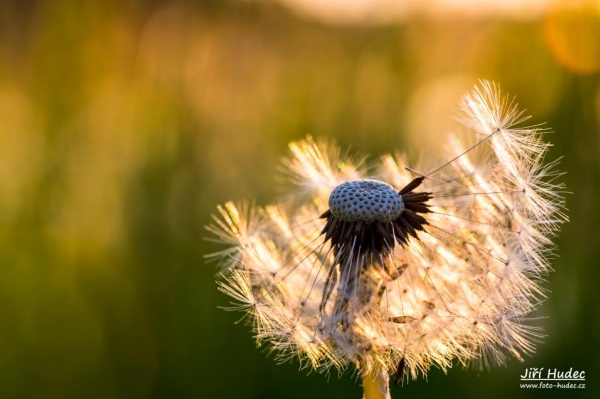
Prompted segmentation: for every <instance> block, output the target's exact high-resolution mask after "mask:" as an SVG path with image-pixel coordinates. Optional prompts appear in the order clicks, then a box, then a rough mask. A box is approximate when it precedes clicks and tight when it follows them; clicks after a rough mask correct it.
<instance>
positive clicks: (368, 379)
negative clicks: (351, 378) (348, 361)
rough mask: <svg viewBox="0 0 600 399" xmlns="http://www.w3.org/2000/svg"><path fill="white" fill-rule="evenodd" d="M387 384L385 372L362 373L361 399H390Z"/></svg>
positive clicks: (388, 380)
mask: <svg viewBox="0 0 600 399" xmlns="http://www.w3.org/2000/svg"><path fill="white" fill-rule="evenodd" d="M389 382H390V379H389V377H388V374H387V373H386V372H385V371H379V372H377V373H373V372H371V373H363V375H362V386H363V393H364V396H363V399H391V398H392V397H391V396H390V389H389Z"/></svg>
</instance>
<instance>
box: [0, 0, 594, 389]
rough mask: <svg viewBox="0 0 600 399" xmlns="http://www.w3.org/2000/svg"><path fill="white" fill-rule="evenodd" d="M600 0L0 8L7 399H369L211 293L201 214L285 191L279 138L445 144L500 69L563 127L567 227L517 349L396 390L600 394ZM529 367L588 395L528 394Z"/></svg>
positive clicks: (411, 148)
mask: <svg viewBox="0 0 600 399" xmlns="http://www.w3.org/2000/svg"><path fill="white" fill-rule="evenodd" d="M599 71H600V3H599V2H598V1H580V0H573V1H564V2H562V1H558V2H555V1H544V0H536V1H500V0H498V1H492V0H486V1H466V0H464V1H455V0H454V1H451V0H434V1H428V2H423V1H416V0H412V1H399V0H393V1H392V0H371V1H367V0H354V1H341V0H335V1H329V2H326V3H325V2H321V1H317V0H280V1H267V0H264V1H239V0H238V1H218V0H214V1H205V2H193V4H192V3H191V2H190V3H185V2H179V1H163V0H147V1H114V0H108V1H103V2H94V1H85V0H84V1H76V0H72V1H71V0H55V1H42V0H40V1H33V0H27V1H12V2H11V1H3V2H2V3H1V5H0V397H2V398H162V397H168V398H188V397H189V398H315V399H317V398H338V397H339V398H341V397H344V398H360V397H361V395H362V394H361V389H360V386H359V383H358V382H357V381H355V379H354V378H353V377H352V376H350V375H345V376H342V377H341V378H339V377H338V376H337V375H336V374H332V375H331V376H323V375H319V374H315V373H311V374H308V375H307V372H306V371H298V363H287V364H283V365H276V364H275V362H274V361H273V359H272V356H271V357H269V356H268V354H267V353H264V351H263V350H259V349H256V348H255V344H254V341H253V339H252V337H251V333H250V331H249V328H248V327H247V326H245V325H243V324H242V323H240V324H237V325H236V324H234V323H235V322H236V321H237V320H238V319H239V318H240V316H241V314H234V313H228V312H225V311H223V310H221V309H219V308H218V306H225V305H227V304H228V302H229V298H227V297H225V296H224V295H223V294H221V293H219V292H218V291H217V289H216V284H215V274H216V271H217V268H216V265H214V264H205V262H204V259H203V257H204V255H205V254H207V253H210V252H214V251H217V250H219V249H221V248H222V247H221V246H219V245H217V244H213V243H211V242H207V241H205V240H204V237H206V236H208V233H207V232H206V231H205V229H204V226H205V225H206V224H208V223H209V222H210V214H211V213H213V212H214V210H215V207H216V205H217V204H219V203H223V202H225V201H227V200H230V199H232V200H241V199H244V198H248V199H252V198H255V199H257V202H258V203H259V204H266V203H268V202H269V201H272V200H273V199H274V198H275V196H276V193H277V192H278V188H277V184H276V178H275V176H276V175H277V170H279V168H280V166H279V165H280V160H281V158H282V157H283V156H285V155H286V153H287V143H288V142H289V141H290V140H295V139H300V138H303V137H305V136H306V134H312V135H314V136H315V137H327V138H334V139H335V140H336V141H337V142H338V143H339V144H340V145H341V146H342V147H343V148H352V149H353V150H355V151H358V152H360V153H362V154H365V153H369V154H371V159H376V158H377V157H378V156H379V155H381V154H383V153H387V152H393V151H395V150H399V151H402V152H407V153H409V154H425V155H427V154H428V153H430V154H431V153H432V152H433V151H437V150H438V146H439V143H440V142H442V141H443V140H444V137H445V134H446V133H447V132H448V131H449V130H452V129H453V128H454V127H455V125H456V122H455V119H454V117H455V116H456V112H455V110H456V108H457V106H458V102H459V99H460V95H461V94H463V93H465V92H466V91H468V90H470V89H471V87H472V86H473V85H474V84H475V83H476V82H477V80H478V79H480V78H481V79H490V80H494V81H496V82H498V83H499V84H500V86H501V87H502V89H503V91H504V92H509V93H510V94H511V95H515V96H516V97H517V99H518V102H519V103H520V105H521V107H523V108H527V113H528V114H531V115H533V118H532V119H531V120H530V121H529V122H530V123H543V122H547V126H549V127H551V128H552V129H553V131H554V133H552V134H549V135H547V137H546V139H547V140H550V141H552V143H553V144H554V147H553V148H552V150H551V153H550V158H552V159H554V158H557V157H560V156H564V159H563V161H562V163H561V169H562V170H564V171H567V172H568V173H567V175H566V176H565V177H564V181H565V182H566V184H567V186H568V188H569V190H570V191H572V192H573V194H572V195H569V196H568V199H567V201H568V207H569V212H568V214H569V217H570V219H571V222H570V223H569V224H567V225H565V226H564V229H563V231H562V233H561V235H560V237H559V238H558V239H557V242H558V244H559V245H560V251H559V255H560V258H558V259H556V260H555V261H554V262H553V266H554V269H555V272H554V273H552V274H551V275H550V276H548V284H547V287H548V288H549V289H550V290H551V293H550V295H549V298H548V300H547V301H546V302H545V304H544V306H543V308H542V310H541V311H540V315H543V316H549V318H548V319H546V320H544V322H543V324H544V325H545V327H546V330H547V333H548V335H549V336H548V338H547V339H546V340H545V342H544V343H543V344H541V345H540V346H539V348H538V353H537V354H536V355H535V356H534V357H532V358H529V359H527V360H526V361H525V363H524V364H522V363H519V362H518V361H517V360H512V361H511V362H510V363H509V365H508V367H506V368H495V369H492V370H491V371H481V372H479V371H477V370H462V368H461V367H459V366H457V367H455V368H453V369H452V370H451V371H450V372H449V373H448V375H444V374H443V373H442V372H440V371H439V370H435V369H434V370H432V371H431V372H430V373H429V375H428V378H427V380H425V379H420V380H418V381H411V382H410V383H409V384H408V385H405V386H404V387H393V388H392V393H393V396H394V397H400V398H402V397H451V396H458V395H460V396H461V397H463V398H470V397H472V398H480V397H482V396H485V397H490V398H505V397H515V398H517V397H540V398H541V397H553V396H556V397H565V396H566V397H593V396H596V397H598V396H597V395H598V393H599V392H598V388H597V384H596V382H597V381H598V373H600V367H599V365H600V361H599V359H598V356H599V355H600V344H599V342H600V341H599V340H598V334H599V331H600V306H599V305H600V300H599V299H600V290H599V289H598V284H599V283H598V281H599V280H600V229H599V227H598V226H599V224H600V173H599V172H600V169H599V168H600V143H599V138H600V85H599V80H600V72H599ZM526 367H544V368H554V367H556V368H559V369H561V370H568V369H569V368H571V367H572V368H573V369H575V370H583V371H585V372H586V376H587V385H588V387H587V388H586V389H585V390H565V389H562V390H557V389H553V390H524V389H520V388H519V381H518V380H519V375H520V374H522V373H523V372H524V370H525V368H526Z"/></svg>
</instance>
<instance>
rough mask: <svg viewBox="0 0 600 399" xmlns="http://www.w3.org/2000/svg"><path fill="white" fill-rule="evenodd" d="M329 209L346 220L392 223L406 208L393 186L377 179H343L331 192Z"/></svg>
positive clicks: (340, 218) (338, 217)
mask: <svg viewBox="0 0 600 399" xmlns="http://www.w3.org/2000/svg"><path fill="white" fill-rule="evenodd" d="M329 209H330V210H331V213H332V214H333V216H335V217H336V218H337V219H339V220H341V221H343V222H358V221H361V222H364V223H373V222H380V223H390V222H391V221H393V220H394V219H396V218H398V216H400V214H401V213H402V211H403V210H404V202H403V201H402V197H400V195H399V194H398V192H397V191H396V190H394V188H393V187H392V186H390V185H389V184H386V183H381V182H378V181H375V180H369V179H365V180H358V181H350V182H346V183H342V184H340V185H339V186H337V187H336V188H335V189H334V190H333V191H332V192H331V194H330V195H329Z"/></svg>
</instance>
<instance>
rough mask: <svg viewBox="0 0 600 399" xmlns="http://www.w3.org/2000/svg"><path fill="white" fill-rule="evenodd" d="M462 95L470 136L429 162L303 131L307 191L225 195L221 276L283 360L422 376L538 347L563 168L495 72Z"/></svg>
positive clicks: (294, 164) (301, 174)
mask: <svg viewBox="0 0 600 399" xmlns="http://www.w3.org/2000/svg"><path fill="white" fill-rule="evenodd" d="M461 109H462V110H463V113H464V122H465V123H464V124H465V127H466V128H467V129H468V131H467V134H471V138H474V139H475V140H470V139H469V138H468V137H467V140H463V139H459V138H458V137H456V136H454V137H451V138H450V141H449V146H448V150H449V152H448V154H447V155H446V156H445V159H446V160H447V162H444V163H440V164H438V165H437V166H436V167H434V168H430V169H420V168H419V166H421V167H423V165H415V168H406V165H405V161H404V159H405V158H404V156H402V155H394V156H392V155H384V156H383V157H382V158H381V163H380V166H379V167H376V168H373V169H369V170H368V169H367V168H366V167H365V163H364V162H362V161H360V158H356V157H350V156H342V155H341V153H340V151H339V150H337V149H335V147H334V146H332V145H331V144H330V143H326V144H323V143H319V142H316V141H315V140H313V139H312V138H310V137H308V138H307V139H306V140H303V141H299V142H295V143H292V144H290V152H291V157H290V159H288V160H287V161H286V162H285V165H286V166H287V168H288V174H289V175H290V177H291V179H292V181H293V182H294V183H295V184H296V185H297V186H299V187H302V189H303V190H304V194H306V195H305V196H303V197H302V201H299V203H298V202H295V203H294V205H293V206H289V207H288V206H287V205H284V204H287V203H288V202H287V201H281V202H280V203H274V204H271V205H268V206H266V207H253V206H250V205H248V204H241V205H236V204H234V203H227V204H225V205H224V206H222V207H219V208H218V211H219V216H218V217H215V222H214V223H213V225H211V226H209V230H210V231H211V232H212V233H213V234H214V235H215V237H216V239H217V240H218V241H221V242H223V243H225V244H227V245H228V248H226V249H224V250H222V251H220V252H219V253H217V254H215V255H214V256H217V257H219V258H220V259H222V265H223V266H222V269H221V270H222V273H223V274H224V279H223V280H222V281H221V282H220V283H219V287H220V290H221V291H222V292H223V293H225V294H226V295H228V296H230V297H231V298H233V299H234V300H235V301H236V304H235V305H233V306H232V309H235V310H241V311H243V312H245V313H246V316H247V318H246V319H247V320H248V321H249V323H250V324H251V325H252V328H253V331H254V333H255V337H256V340H257V342H258V343H259V344H262V343H267V344H269V346H270V348H271V349H272V351H273V353H275V356H276V358H277V359H278V360H279V361H288V360H291V359H294V358H297V359H300V361H301V362H302V364H303V365H304V366H305V367H308V368H310V369H314V370H318V371H323V372H329V371H330V370H331V369H332V368H334V369H338V370H345V369H347V368H353V367H355V366H356V365H358V367H360V369H361V373H367V374H368V373H397V377H396V378H398V373H400V374H401V375H400V378H403V377H402V376H404V375H405V374H406V375H407V376H409V377H411V378H416V377H417V376H418V375H426V373H427V372H428V370H429V368H430V367H432V366H434V365H435V366H437V367H439V368H441V369H443V370H445V369H447V368H449V367H451V366H452V364H453V362H457V363H460V364H465V365H466V364H476V365H479V366H482V367H490V366H494V365H497V364H503V363H505V362H506V361H508V359H509V358H510V357H513V358H516V359H518V360H522V359H523V356H524V355H530V354H532V353H533V352H534V351H535V344H536V342H538V341H539V340H540V339H542V338H543V334H542V332H541V331H540V329H539V327H538V326H530V325H528V323H530V321H531V320H530V319H529V318H528V315H529V314H530V313H531V312H532V311H533V310H535V309H537V307H538V306H539V305H540V303H541V302H542V300H543V299H544V298H545V295H546V291H545V290H544V288H543V285H542V283H543V278H544V276H545V275H546V273H547V272H548V271H549V270H550V259H551V257H552V254H553V251H554V245H553V243H552V239H553V237H554V235H555V234H556V232H557V231H558V229H559V227H560V225H561V224H562V223H563V222H564V221H566V216H565V215H564V212H563V210H564V199H563V193H564V187H563V185H562V183H560V182H557V179H558V178H559V177H560V175H561V174H560V173H559V172H556V171H555V170H556V169H555V168H556V165H557V162H556V161H555V162H546V161H545V156H546V154H547V149H548V146H549V144H547V143H545V142H544V141H543V140H542V134H543V130H541V129H539V128H537V127H532V128H525V127H515V124H518V123H521V122H523V121H524V120H525V118H523V117H522V113H521V112H520V111H519V110H518V109H517V107H516V105H515V103H514V102H513V101H510V100H509V99H508V98H507V97H504V96H502V95H501V94H500V92H499V89H498V87H497V85H494V84H491V83H488V82H481V83H480V85H479V86H477V87H476V88H475V90H474V91H473V92H472V93H471V94H469V95H467V96H465V97H464V99H463V101H462V104H461ZM470 141H474V144H468V143H469V142H470ZM465 143H467V144H465ZM357 159H359V160H357ZM428 162H429V164H431V162H430V161H428ZM416 170H420V172H415V171H416ZM367 177H368V178H367Z"/></svg>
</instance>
